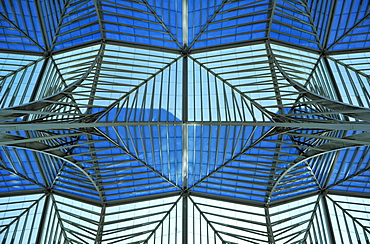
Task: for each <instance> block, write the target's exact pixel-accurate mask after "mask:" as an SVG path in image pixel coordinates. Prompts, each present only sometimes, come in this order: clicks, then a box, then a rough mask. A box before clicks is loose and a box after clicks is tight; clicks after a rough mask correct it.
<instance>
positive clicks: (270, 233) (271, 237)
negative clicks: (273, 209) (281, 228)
mask: <svg viewBox="0 0 370 244" xmlns="http://www.w3.org/2000/svg"><path fill="white" fill-rule="evenodd" d="M269 207H270V206H269V205H268V204H265V218H266V225H267V226H266V228H267V235H268V242H269V243H270V244H272V243H275V238H274V233H273V231H272V225H271V219H270V211H269Z"/></svg>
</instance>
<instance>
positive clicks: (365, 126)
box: [0, 121, 370, 131]
mask: <svg viewBox="0 0 370 244" xmlns="http://www.w3.org/2000/svg"><path fill="white" fill-rule="evenodd" d="M183 124H184V122H182V121H172V122H171V121H158V122H156V121H154V122H153V121H149V122H136V121H129V122H96V123H35V124H26V123H6V124H5V123H3V124H0V131H25V130H60V129H73V128H94V127H95V128H96V127H107V126H150V125H151V126H158V125H163V126H170V125H183ZM185 124H187V125H194V126H195V125H199V126H205V125H209V126H268V127H284V128H306V129H322V130H353V131H370V124H369V123H351V122H343V123H309V122H302V123H296V122H294V123H289V122H263V121H261V122H258V121H257V122H255V121H245V122H243V121H240V122H238V121H236V122H235V121H234V122H231V121H220V122H214V121H203V122H200V121H199V122H197V121H189V122H187V123H185Z"/></svg>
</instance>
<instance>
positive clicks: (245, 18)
mask: <svg viewBox="0 0 370 244" xmlns="http://www.w3.org/2000/svg"><path fill="white" fill-rule="evenodd" d="M218 2H219V3H218V4H214V5H212V6H210V5H209V6H206V7H205V8H203V9H202V10H198V11H192V9H191V7H190V8H189V12H190V11H192V12H194V15H193V16H192V18H189V22H190V23H191V25H189V26H193V28H194V32H193V31H192V30H191V29H190V33H189V36H190V35H191V36H190V39H192V38H194V39H193V41H192V44H190V46H191V47H193V48H195V49H196V48H201V47H207V46H215V45H222V44H228V43H237V42H243V41H250V40H256V39H261V38H265V37H266V35H267V30H266V29H267V25H268V21H269V20H268V18H269V5H270V3H269V1H267V0H260V1H252V2H248V3H247V2H243V1H223V2H222V3H220V2H221V1H218ZM195 5H196V4H195ZM219 6H221V8H220V7H219ZM212 9H213V10H216V11H217V12H214V13H215V15H213V14H214V13H211V11H210V10H212ZM192 12H190V13H192ZM195 14H197V15H195ZM206 15H208V16H209V15H210V16H211V17H212V18H211V19H207V23H206V25H204V26H203V23H202V22H203V21H204V20H203V19H206V17H207V16H206ZM203 16H205V17H203ZM208 18H209V17H208ZM198 23H202V25H199V24H198ZM200 27H201V29H200ZM198 29H200V32H198ZM196 31H197V32H196Z"/></svg>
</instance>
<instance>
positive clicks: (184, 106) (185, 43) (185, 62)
mask: <svg viewBox="0 0 370 244" xmlns="http://www.w3.org/2000/svg"><path fill="white" fill-rule="evenodd" d="M182 42H183V54H185V56H184V57H183V59H182V122H183V124H182V186H183V192H184V194H183V196H182V243H183V244H187V243H188V193H187V189H188V172H189V169H188V167H189V165H188V138H189V136H188V56H187V55H188V0H183V1H182Z"/></svg>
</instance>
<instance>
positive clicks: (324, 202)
mask: <svg viewBox="0 0 370 244" xmlns="http://www.w3.org/2000/svg"><path fill="white" fill-rule="evenodd" d="M326 197H327V196H326V193H322V196H321V203H322V207H323V213H324V216H323V217H324V219H325V223H326V226H327V227H328V228H327V233H328V238H329V243H335V236H334V231H333V225H332V224H331V219H330V212H329V208H328V202H327V200H326Z"/></svg>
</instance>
